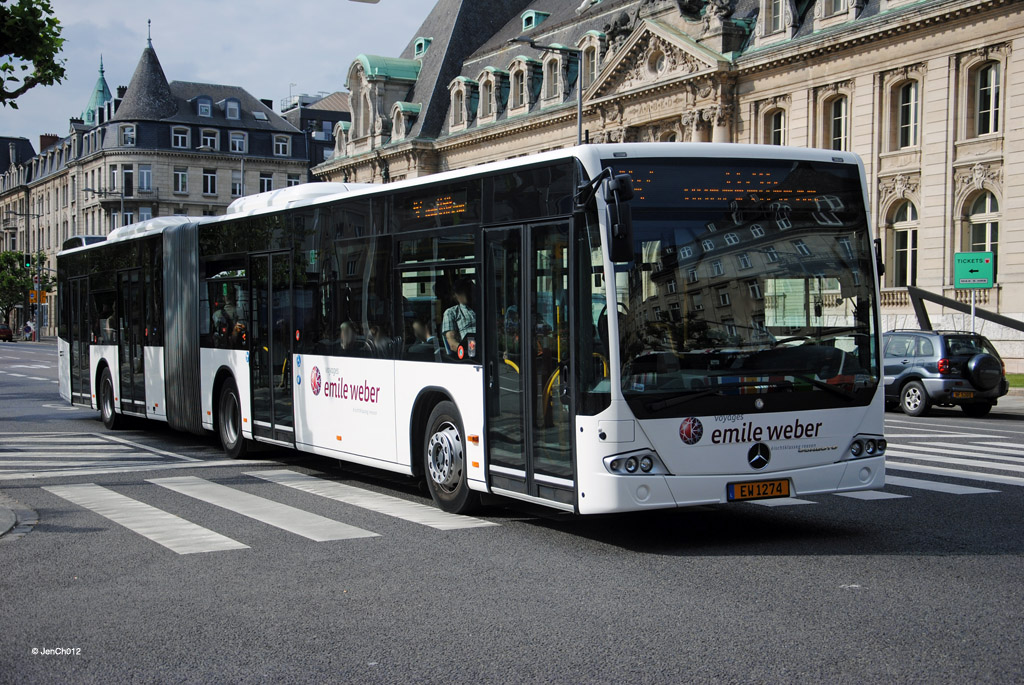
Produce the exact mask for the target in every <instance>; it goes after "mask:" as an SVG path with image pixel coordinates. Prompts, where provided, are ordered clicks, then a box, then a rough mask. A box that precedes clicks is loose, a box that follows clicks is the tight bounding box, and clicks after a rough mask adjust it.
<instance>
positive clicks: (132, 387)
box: [117, 269, 146, 414]
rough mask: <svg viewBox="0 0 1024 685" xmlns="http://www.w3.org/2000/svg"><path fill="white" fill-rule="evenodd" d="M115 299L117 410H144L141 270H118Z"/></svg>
mask: <svg viewBox="0 0 1024 685" xmlns="http://www.w3.org/2000/svg"><path fill="white" fill-rule="evenodd" d="M117 280H118V283H117V291H118V297H119V301H118V303H117V311H118V318H119V321H118V327H117V328H118V335H117V356H118V361H119V363H120V372H119V376H120V380H121V411H123V412H126V413H128V414H145V413H146V378H145V368H144V365H143V356H144V355H143V350H142V345H143V328H144V325H145V324H144V322H143V316H142V305H143V300H142V270H141V269H132V270H130V271H122V272H121V273H120V274H118V277H117Z"/></svg>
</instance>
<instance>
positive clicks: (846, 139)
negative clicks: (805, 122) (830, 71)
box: [814, 81, 853, 151]
mask: <svg viewBox="0 0 1024 685" xmlns="http://www.w3.org/2000/svg"><path fill="white" fill-rule="evenodd" d="M814 98H815V105H816V106H815V111H816V112H817V113H818V116H817V117H815V122H816V124H817V129H818V130H817V134H816V135H815V145H816V146H817V147H820V148H823V149H826V150H843V151H848V150H850V149H851V148H852V145H853V143H852V139H851V135H850V122H851V121H852V118H853V117H852V107H853V81H841V82H838V83H830V84H829V85H827V86H822V87H820V88H817V89H815V92H814ZM837 102H845V107H846V111H845V124H844V126H843V131H842V132H841V135H840V137H841V139H842V146H841V147H839V148H836V147H834V139H835V131H834V125H835V112H834V107H835V105H836V103H837Z"/></svg>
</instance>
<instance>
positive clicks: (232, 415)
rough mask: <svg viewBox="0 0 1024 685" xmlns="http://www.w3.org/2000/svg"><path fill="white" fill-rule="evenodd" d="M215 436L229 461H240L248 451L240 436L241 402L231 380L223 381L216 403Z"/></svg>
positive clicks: (246, 443) (243, 439)
mask: <svg viewBox="0 0 1024 685" xmlns="http://www.w3.org/2000/svg"><path fill="white" fill-rule="evenodd" d="M217 436H218V437H219V438H220V444H221V447H223V448H224V453H225V454H226V455H227V456H228V458H230V459H240V458H241V457H244V456H245V453H246V451H248V449H249V442H248V441H247V440H246V439H245V437H244V436H243V435H242V402H241V400H240V399H239V397H238V386H237V385H236V384H235V381H234V379H233V378H229V379H227V380H226V381H224V386H223V387H222V388H221V389H220V400H219V401H218V402H217Z"/></svg>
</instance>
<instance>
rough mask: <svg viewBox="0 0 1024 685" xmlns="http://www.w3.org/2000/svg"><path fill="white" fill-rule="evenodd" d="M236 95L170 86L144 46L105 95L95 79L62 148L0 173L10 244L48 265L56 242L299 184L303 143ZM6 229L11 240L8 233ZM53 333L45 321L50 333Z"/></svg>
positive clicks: (47, 146)
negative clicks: (121, 81)
mask: <svg viewBox="0 0 1024 685" xmlns="http://www.w3.org/2000/svg"><path fill="white" fill-rule="evenodd" d="M270 105H271V103H268V102H266V101H262V100H258V99H256V98H255V97H253V96H252V95H250V94H249V93H248V92H246V91H245V90H244V89H242V88H239V87H236V86H225V85H216V84H209V83H190V82H182V81H172V82H168V81H167V79H166V77H165V76H164V72H163V68H162V67H161V66H160V61H159V59H158V58H157V55H156V52H155V51H154V49H153V47H152V44H150V45H148V46H147V47H146V48H145V49H144V50H143V52H142V56H141V58H140V59H139V62H138V65H137V66H136V69H135V72H134V74H133V76H132V79H131V81H130V82H129V84H128V86H127V87H120V88H118V89H117V93H116V95H112V94H111V91H110V90H109V88H108V87H107V84H106V81H105V77H104V73H103V67H102V65H101V66H100V76H99V79H98V81H97V84H96V86H95V87H94V89H93V93H92V95H91V97H90V100H89V105H88V106H87V108H86V111H85V112H83V114H82V116H81V117H77V118H74V119H71V121H70V130H69V133H68V135H67V136H65V137H58V136H56V135H44V136H41V137H40V146H39V152H38V154H36V155H34V156H32V157H30V158H28V159H19V160H18V161H17V162H14V163H11V164H9V165H8V166H7V168H5V169H0V209H2V208H5V207H8V206H15V205H16V206H19V207H25V208H27V209H24V210H18V213H17V214H13V215H12V214H7V213H6V212H5V213H4V214H3V216H4V228H5V235H7V236H8V241H9V242H8V244H10V245H16V246H17V249H19V250H27V251H30V252H33V253H35V252H36V251H39V250H42V251H43V252H45V253H46V260H47V261H46V264H45V266H44V268H46V269H50V270H52V269H55V267H56V263H55V257H56V254H57V252H58V251H60V249H61V245H62V244H63V242H64V241H65V240H67V239H68V238H69V237H71V236H75V235H106V234H107V233H109V232H110V231H111V230H113V229H114V228H117V227H118V226H123V225H126V224H129V223H133V222H136V221H141V220H144V219H147V218H153V217H158V216H169V215H187V216H203V215H218V214H223V213H224V211H225V210H226V208H227V206H228V205H229V204H230V203H231V202H232V200H234V199H236V198H238V197H241V196H242V195H251V194H254V193H257V192H262V191H267V190H273V189H276V188H283V187H286V186H289V185H298V184H299V183H303V182H305V181H306V180H307V173H308V162H309V156H308V143H309V140H308V138H307V136H306V135H305V134H304V133H303V132H302V131H300V130H299V129H297V128H296V127H295V126H292V125H291V124H290V123H288V122H287V121H285V120H284V119H282V118H281V117H280V116H278V115H277V114H276V113H274V111H273V110H272V108H271V106H270ZM8 229H9V230H8ZM49 323H50V324H51V325H50V326H49V328H52V323H53V322H52V321H50V322H49Z"/></svg>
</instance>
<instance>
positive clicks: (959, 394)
mask: <svg viewBox="0 0 1024 685" xmlns="http://www.w3.org/2000/svg"><path fill="white" fill-rule="evenodd" d="M972 397H974V393H973V392H971V391H970V390H954V391H953V399H954V400H969V399H971V398H972Z"/></svg>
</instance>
